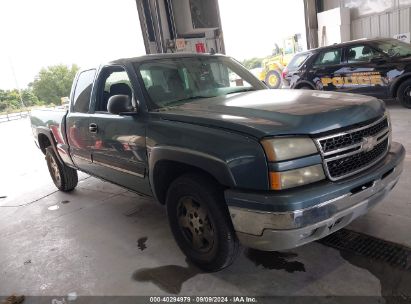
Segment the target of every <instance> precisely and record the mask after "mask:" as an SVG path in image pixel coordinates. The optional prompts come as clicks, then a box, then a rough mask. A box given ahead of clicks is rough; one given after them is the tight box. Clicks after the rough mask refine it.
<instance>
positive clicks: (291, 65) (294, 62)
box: [287, 53, 311, 70]
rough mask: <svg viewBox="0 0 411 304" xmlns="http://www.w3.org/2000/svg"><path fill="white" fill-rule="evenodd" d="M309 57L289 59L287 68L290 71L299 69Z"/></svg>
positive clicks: (302, 55)
mask: <svg viewBox="0 0 411 304" xmlns="http://www.w3.org/2000/svg"><path fill="white" fill-rule="evenodd" d="M310 55H311V54H309V53H306V54H297V55H295V56H294V57H293V59H291V61H290V63H289V64H288V66H287V67H288V69H289V70H291V69H297V68H299V67H300V66H301V65H302V64H303V63H304V61H305V60H306V59H307V58H308V56H310Z"/></svg>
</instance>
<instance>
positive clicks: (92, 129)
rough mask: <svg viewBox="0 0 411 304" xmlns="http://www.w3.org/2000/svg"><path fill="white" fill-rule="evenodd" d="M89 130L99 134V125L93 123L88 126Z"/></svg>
mask: <svg viewBox="0 0 411 304" xmlns="http://www.w3.org/2000/svg"><path fill="white" fill-rule="evenodd" d="M88 130H89V132H90V133H97V130H98V128H97V125H96V124H95V123H91V124H89V125H88Z"/></svg>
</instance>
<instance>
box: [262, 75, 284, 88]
mask: <svg viewBox="0 0 411 304" xmlns="http://www.w3.org/2000/svg"><path fill="white" fill-rule="evenodd" d="M265 83H266V84H267V86H268V87H269V88H270V89H278V88H279V87H280V85H281V76H280V73H279V72H277V71H270V72H268V73H267V76H266V77H265Z"/></svg>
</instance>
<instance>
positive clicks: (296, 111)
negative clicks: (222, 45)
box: [157, 89, 385, 138]
mask: <svg viewBox="0 0 411 304" xmlns="http://www.w3.org/2000/svg"><path fill="white" fill-rule="evenodd" d="M384 111H385V107H384V104H383V102H382V101H380V100H378V99H376V98H374V97H369V96H363V95H356V94H347V93H335V92H324V91H310V90H285V89H283V90H259V91H251V92H245V93H235V94H229V95H225V96H218V97H213V98H204V99H199V100H196V101H193V102H189V103H187V104H184V105H180V106H175V107H168V108H163V109H161V110H160V111H159V112H158V114H157V115H160V116H161V118H162V119H166V120H173V121H180V122H186V123H191V124H200V125H205V126H210V127H216V128H224V129H229V130H233V131H237V132H241V133H247V134H250V135H252V136H255V137H258V138H260V137H264V136H270V135H287V134H296V135H298V134H310V135H314V134H318V133H323V132H326V131H330V130H335V129H338V128H343V127H346V126H350V125H353V124H358V123H361V122H364V121H367V120H372V119H375V118H377V117H380V116H381V115H383V113H384Z"/></svg>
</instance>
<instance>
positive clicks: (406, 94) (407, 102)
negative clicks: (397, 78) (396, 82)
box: [397, 79, 411, 109]
mask: <svg viewBox="0 0 411 304" xmlns="http://www.w3.org/2000/svg"><path fill="white" fill-rule="evenodd" d="M397 98H398V100H399V101H400V103H401V105H402V106H403V107H405V108H408V109H411V79H408V80H405V81H404V82H403V83H401V84H400V86H399V87H398V90H397Z"/></svg>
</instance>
